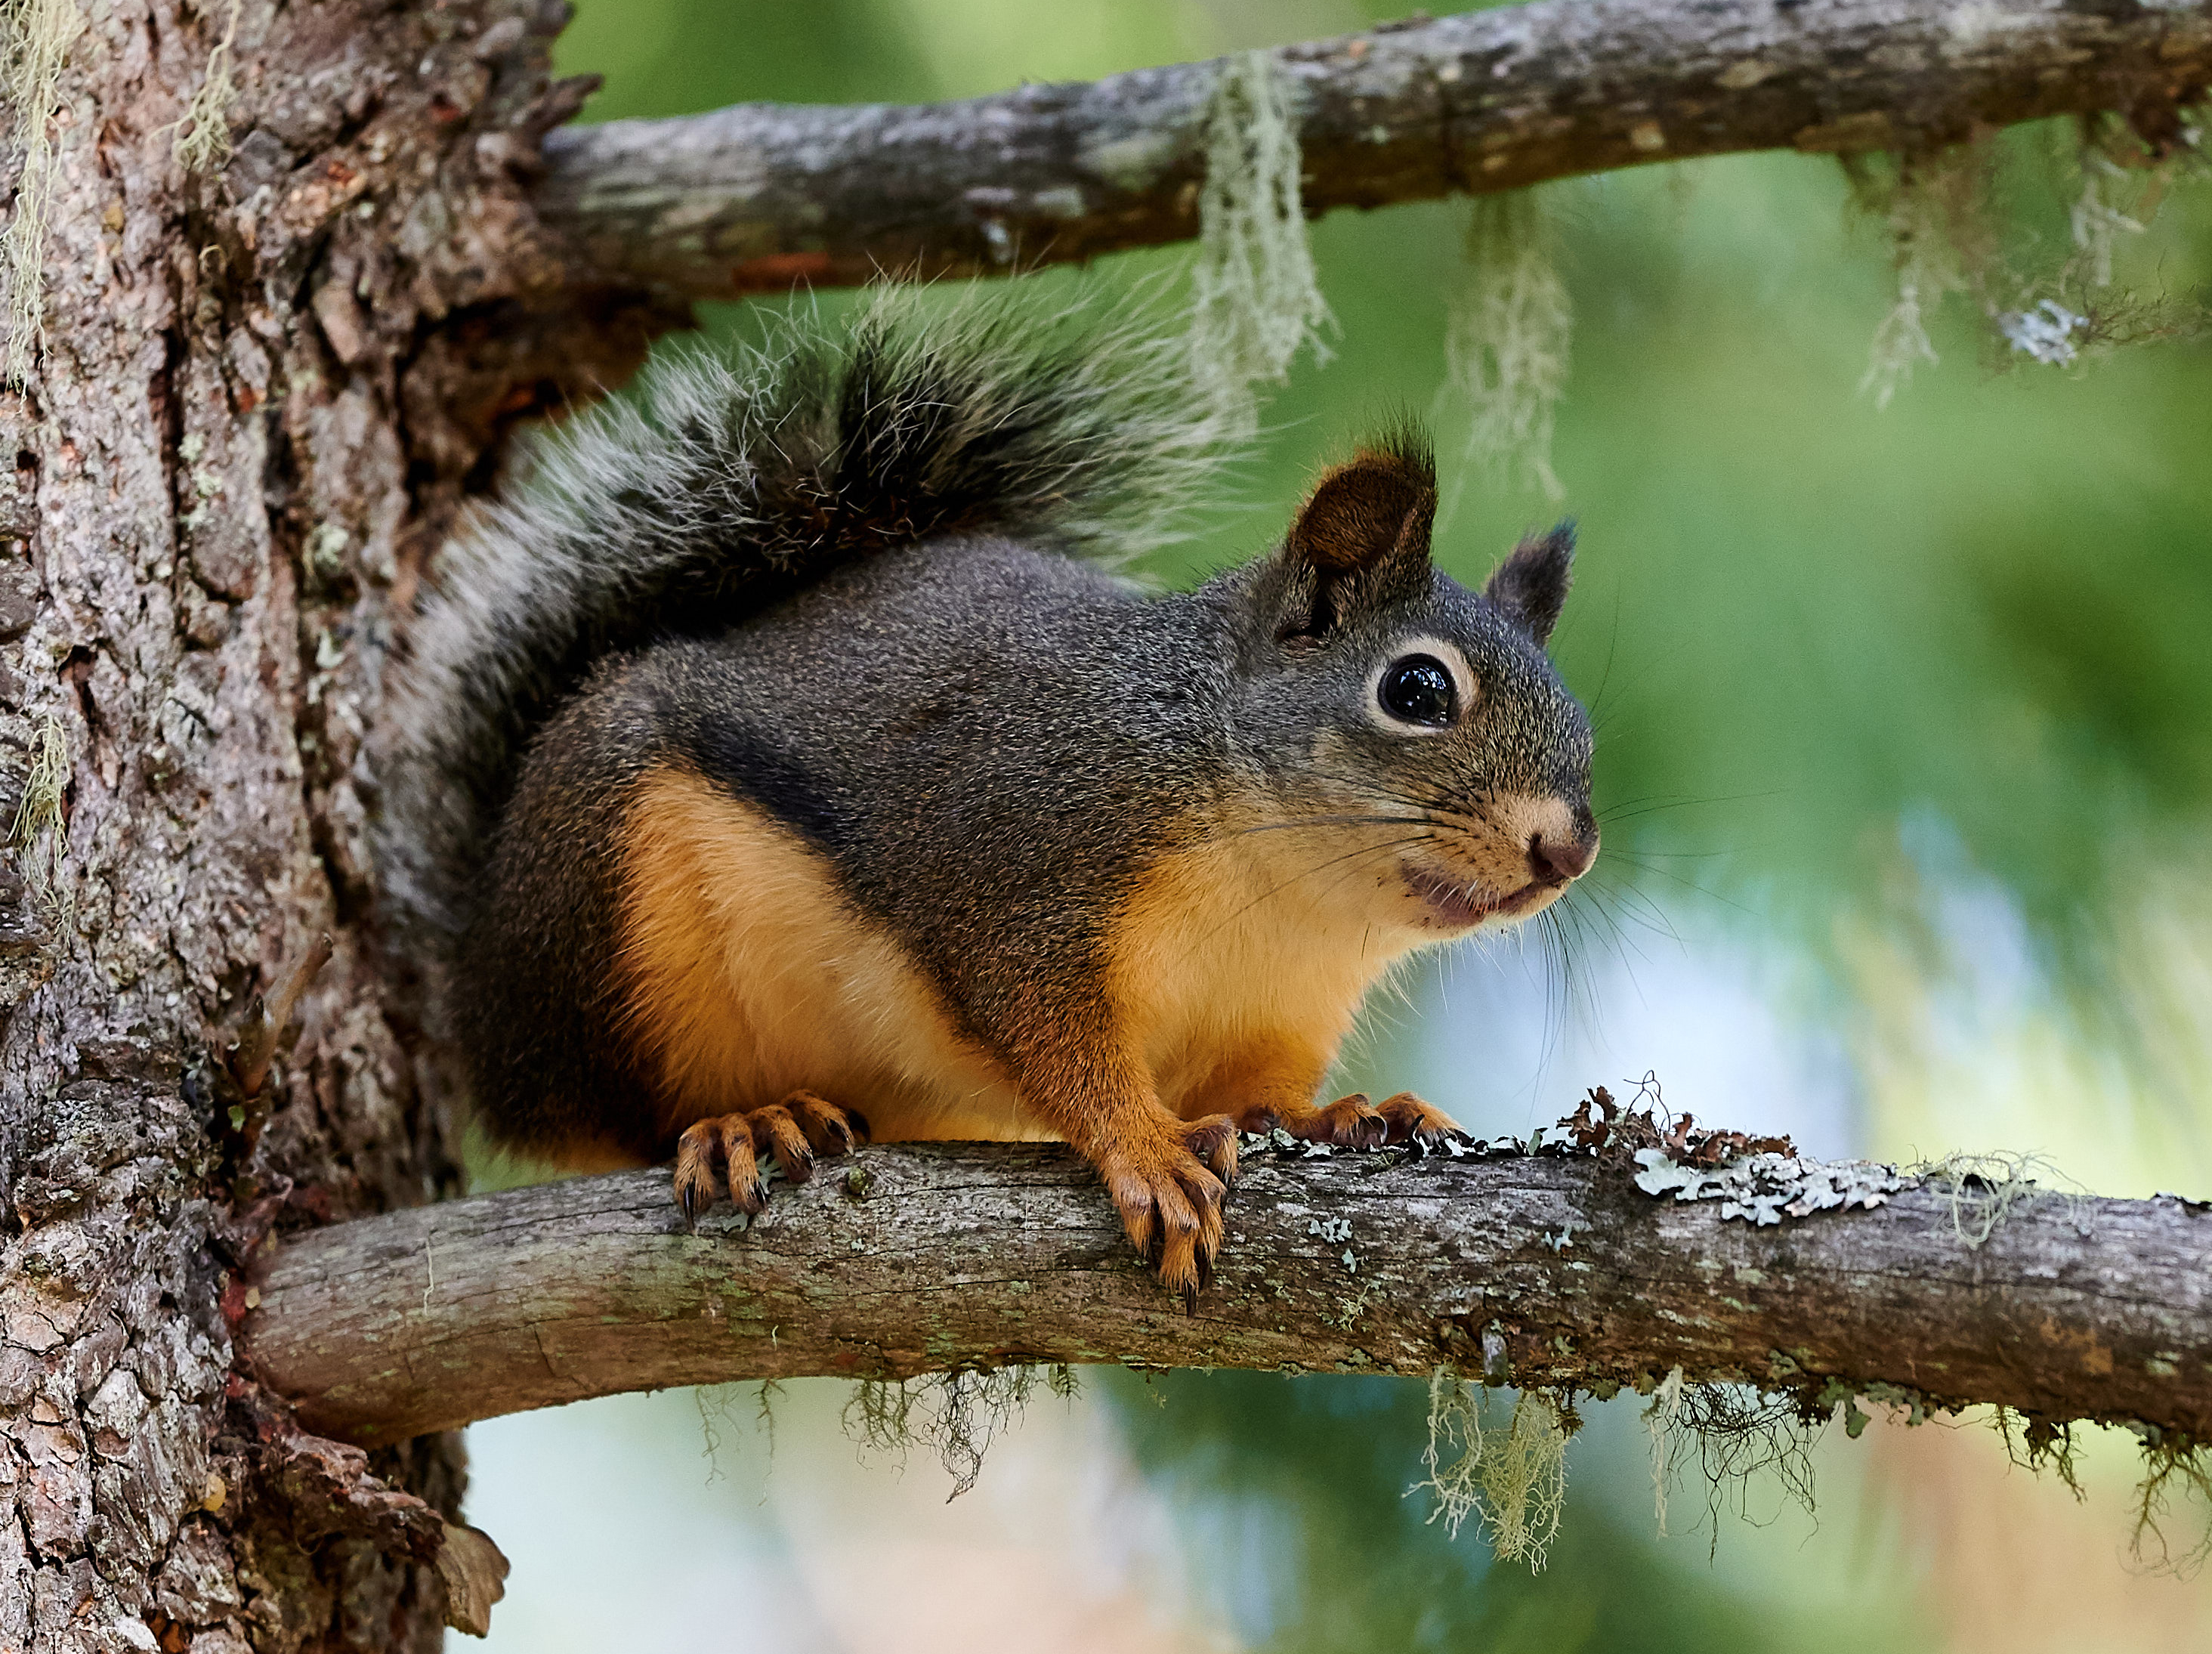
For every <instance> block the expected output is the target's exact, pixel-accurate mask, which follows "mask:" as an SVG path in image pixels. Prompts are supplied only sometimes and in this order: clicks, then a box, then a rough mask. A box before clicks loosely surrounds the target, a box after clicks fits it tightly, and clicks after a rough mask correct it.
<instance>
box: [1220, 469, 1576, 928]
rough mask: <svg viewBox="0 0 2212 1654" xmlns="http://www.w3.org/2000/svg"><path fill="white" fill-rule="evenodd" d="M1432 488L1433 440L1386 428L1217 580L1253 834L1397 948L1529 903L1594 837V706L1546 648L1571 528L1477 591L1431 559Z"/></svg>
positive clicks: (1522, 550) (1522, 553)
mask: <svg viewBox="0 0 2212 1654" xmlns="http://www.w3.org/2000/svg"><path fill="white" fill-rule="evenodd" d="M1436 500H1437V494H1436V471H1435V466H1434V463H1433V461H1432V460H1431V458H1430V455H1429V452H1428V448H1427V445H1426V444H1425V441H1423V440H1422V439H1421V437H1420V436H1419V435H1418V433H1415V432H1413V431H1410V430H1407V431H1401V432H1398V433H1395V434H1393V435H1390V436H1389V437H1387V438H1386V439H1384V440H1383V441H1379V442H1377V443H1376V444H1374V445H1373V446H1371V447H1365V448H1363V449H1361V450H1360V452H1359V453H1358V454H1356V455H1355V456H1354V457H1353V458H1352V459H1351V460H1350V461H1348V462H1347V463H1346V464H1344V465H1338V466H1336V467H1335V468H1334V469H1333V470H1331V471H1328V473H1327V474H1326V475H1324V476H1323V477H1322V478H1321V480H1320V482H1319V483H1316V485H1315V488H1314V490H1313V492H1312V494H1311V495H1310V496H1309V497H1308V499H1307V501H1306V502H1305V505H1304V508H1302V509H1301V510H1300V512H1299V513H1298V515H1297V520H1296V521H1295V522H1293V523H1292V524H1291V529H1290V532H1289V534H1288V535H1287V536H1286V537H1285V540H1284V543H1283V545H1282V547H1281V549H1280V550H1279V551H1277V552H1276V553H1275V554H1274V555H1273V556H1272V557H1268V558H1266V559H1264V560H1262V561H1261V562H1258V563H1255V564H1254V565H1251V566H1250V567H1249V568H1248V569H1244V570H1241V571H1239V574H1238V575H1237V576H1234V577H1232V579H1231V581H1229V582H1225V585H1226V587H1227V588H1228V590H1229V592H1230V593H1233V599H1232V600H1233V601H1234V602H1235V603H1236V605H1237V608H1238V610H1239V611H1240V613H1241V631H1242V634H1243V639H1242V642H1243V647H1242V648H1241V650H1240V655H1241V662H1242V665H1243V671H1242V672H1240V673H1239V674H1238V685H1237V691H1236V697H1235V703H1234V710H1233V712H1232V714H1231V725H1232V728H1231V739H1232V741H1234V742H1235V743H1237V745H1238V746H1239V748H1240V749H1241V751H1240V757H1242V758H1243V760H1244V761H1245V763H1247V764H1248V765H1249V766H1252V767H1253V768H1255V769H1257V771H1258V772H1259V775H1260V776H1261V789H1260V791H1261V797H1260V798H1259V800H1257V801H1256V802H1257V805H1258V808H1259V810H1260V812H1261V819H1259V820H1257V821H1255V823H1253V824H1252V828H1253V829H1256V830H1258V831H1257V836H1258V837H1259V838H1260V839H1261V841H1264V842H1268V843H1269V845H1270V848H1269V849H1268V850H1267V852H1266V854H1267V856H1268V858H1269V860H1272V861H1274V862H1276V863H1278V864H1279V865H1284V866H1285V867H1287V868H1288V869H1289V872H1288V873H1286V876H1295V877H1296V878H1297V879H1298V880H1299V881H1300V882H1301V883H1302V884H1304V885H1307V886H1308V887H1309V889H1308V892H1307V893H1308V894H1309V895H1310V896H1311V897H1314V898H1315V899H1317V900H1319V899H1324V892H1326V893H1327V894H1326V898H1325V899H1327V900H1328V902H1329V903H1330V904H1331V905H1333V906H1346V907H1348V908H1350V909H1352V912H1353V914H1354V915H1355V916H1357V917H1358V919H1359V921H1360V922H1362V923H1363V924H1365V925H1368V926H1371V927H1376V928H1378V929H1380V930H1382V931H1383V932H1384V933H1395V934H1396V935H1397V937H1398V939H1400V940H1401V942H1405V943H1413V942H1418V941H1420V940H1423V939H1429V938H1436V937H1442V936H1447V935H1455V934H1462V933H1467V932H1468V931H1471V930H1473V929H1474V928H1476V927H1484V928H1494V927H1500V926H1503V925H1507V924H1511V923H1516V922H1518V921H1521V920H1523V919H1527V918H1528V917H1529V916H1530V915H1534V914H1535V913H1537V912H1539V911H1540V910H1541V909H1543V908H1544V907H1546V906H1547V905H1548V904H1549V903H1551V902H1553V900H1554V899H1556V898H1557V897H1559V894H1560V893H1561V892H1562V891H1564V890H1565V889H1566V887H1567V885H1569V884H1571V882H1572V881H1573V880H1574V879H1577V878H1579V877H1580V876H1581V875H1582V874H1583V873H1585V872H1587V871H1588V870H1589V866H1590V864H1591V862H1592V860H1595V857H1596V854H1597V847H1598V832H1597V824H1596V822H1595V819H1594V818H1592V816H1591V814H1590V807H1589V777H1590V749H1591V739H1590V727H1589V717H1588V716H1587V715H1585V713H1584V712H1583V708H1582V706H1581V703H1580V702H1577V700H1576V699H1575V698H1574V696H1571V695H1570V694H1569V693H1568V692H1567V690H1566V687H1565V684H1562V683H1561V682H1560V681H1559V673H1558V672H1556V671H1555V670H1554V669H1553V666H1552V663H1551V660H1550V659H1549V658H1548V657H1547V655H1546V654H1545V645H1546V643H1547V641H1548V640H1549V638H1550V636H1551V634H1552V628H1553V624H1554V623H1556V622H1557V621H1558V619H1559V610H1560V607H1561V605H1563V604H1564V603H1565V600H1566V595H1567V585H1568V580H1569V575H1570V570H1571V564H1572V562H1573V559H1574V531H1573V529H1572V527H1571V525H1568V524H1564V523H1563V524H1561V525H1560V526H1559V527H1557V528H1554V529H1553V530H1552V532H1549V533H1548V534H1542V535H1535V536H1531V537H1530V538H1528V539H1525V540H1523V541H1522V544H1520V545H1519V546H1518V547H1517V548H1516V550H1514V552H1513V554H1512V555H1511V556H1509V557H1508V558H1506V560H1505V561H1504V562H1503V563H1502V564H1500V565H1499V567H1498V570H1497V572H1496V573H1494V574H1493V575H1492V576H1491V577H1490V581H1489V582H1488V584H1486V586H1485V587H1483V588H1482V590H1481V591H1480V592H1474V591H1470V590H1468V588H1467V587H1463V586H1462V585H1460V584H1459V583H1458V582H1457V581H1455V580H1453V579H1452V578H1451V577H1450V576H1449V575H1445V574H1443V573H1441V572H1440V571H1438V570H1437V569H1436V568H1435V567H1434V566H1433V565H1432V563H1431V561H1430V549H1429V535H1430V529H1431V523H1432V521H1433V520H1434V517H1435V514H1436ZM1308 863H1310V864H1311V866H1310V870H1309V869H1307V868H1306V867H1305V864H1308Z"/></svg>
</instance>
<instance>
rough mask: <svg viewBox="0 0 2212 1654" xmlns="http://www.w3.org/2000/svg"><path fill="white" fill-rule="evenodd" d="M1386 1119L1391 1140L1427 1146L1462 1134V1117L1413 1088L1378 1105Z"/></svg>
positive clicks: (1378, 1112) (1380, 1112) (1379, 1112)
mask: <svg viewBox="0 0 2212 1654" xmlns="http://www.w3.org/2000/svg"><path fill="white" fill-rule="evenodd" d="M1375 1112H1376V1113H1377V1114H1379V1115H1381V1116H1383V1124H1385V1125H1386V1126H1388V1127H1389V1128H1390V1141H1392V1142H1394V1143H1404V1142H1408V1141H1410V1142H1415V1143H1419V1144H1420V1145H1422V1146H1424V1147H1425V1146H1428V1145H1429V1144H1431V1143H1437V1142H1441V1141H1443V1140H1444V1139H1445V1138H1447V1137H1462V1136H1465V1135H1466V1134H1465V1133H1464V1132H1463V1131H1462V1130H1461V1128H1460V1123H1459V1122H1458V1121H1456V1120H1455V1119H1453V1118H1452V1117H1451V1116H1449V1115H1448V1114H1446V1113H1445V1112H1444V1111H1443V1110H1442V1109H1439V1108H1437V1106H1436V1105H1435V1104H1431V1103H1424V1102H1423V1101H1421V1099H1420V1098H1418V1097H1416V1096H1414V1095H1413V1092H1399V1093H1398V1094H1397V1096H1395V1097H1391V1098H1384V1099H1383V1103H1382V1104H1381V1105H1380V1106H1379V1107H1378V1108H1376V1110H1375Z"/></svg>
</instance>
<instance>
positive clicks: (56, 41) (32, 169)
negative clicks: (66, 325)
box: [0, 0, 84, 385]
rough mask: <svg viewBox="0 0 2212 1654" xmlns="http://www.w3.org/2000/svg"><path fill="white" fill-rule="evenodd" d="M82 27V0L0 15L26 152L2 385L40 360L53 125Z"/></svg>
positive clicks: (12, 246) (14, 6)
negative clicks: (64, 76) (64, 69)
mask: <svg viewBox="0 0 2212 1654" xmlns="http://www.w3.org/2000/svg"><path fill="white" fill-rule="evenodd" d="M83 27H84V14H83V13H82V12H80V11H79V10H78V9H77V8H76V0H7V5H6V9H5V11H4V13H0V45H4V50H5V52H6V58H7V72H6V79H5V85H6V88H7V93H8V96H7V103H8V105H9V107H10V108H11V109H12V110H13V111H14V112H15V120H16V122H17V125H18V127H19V131H18V135H17V142H18V143H19V144H20V145H21V149H22V152H23V165H22V170H21V173H18V174H17V176H16V179H15V211H14V213H13V215H12V216H10V217H9V220H8V228H7V230H6V232H5V234H4V235H0V266H4V268H5V272H6V279H7V283H8V300H7V315H8V323H7V325H8V343H7V350H6V355H5V356H4V358H0V383H6V384H15V385H20V384H21V383H23V382H24V381H25V380H27V379H28V378H29V377H30V375H31V369H32V367H33V363H34V362H36V361H37V358H38V351H39V340H40V336H41V334H42V332H43V331H44V328H45V317H46V278H45V271H46V224H47V218H48V216H49V215H50V214H51V213H52V210H53V168H54V155H53V139H52V134H51V133H50V131H48V128H49V126H50V125H51V117H52V110H53V106H54V100H55V98H56V96H57V95H58V89H59V87H60V84H61V74H62V64H64V62H65V61H66V60H67V58H68V55H69V48H70V43H71V42H72V41H74V40H76V37H77V33H78V31H80V30H81V29H82V28H83Z"/></svg>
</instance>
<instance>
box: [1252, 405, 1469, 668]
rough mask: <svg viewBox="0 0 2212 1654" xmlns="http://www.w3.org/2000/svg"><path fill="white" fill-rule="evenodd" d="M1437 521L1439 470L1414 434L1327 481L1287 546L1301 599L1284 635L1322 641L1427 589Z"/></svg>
mask: <svg viewBox="0 0 2212 1654" xmlns="http://www.w3.org/2000/svg"><path fill="white" fill-rule="evenodd" d="M1436 514H1437V473H1436V463H1435V461H1434V460H1433V459H1431V457H1430V453H1429V447H1428V444H1427V442H1426V441H1425V440H1424V439H1423V438H1422V436H1421V435H1420V434H1419V432H1418V431H1416V430H1414V429H1411V428H1410V427H1409V428H1407V429H1401V430H1397V431H1394V432H1392V433H1390V434H1389V435H1387V436H1385V437H1383V439H1382V440H1381V441H1379V442H1377V443H1376V445H1375V446H1373V447H1363V448H1362V449H1360V450H1359V452H1358V453H1356V454H1354V455H1353V456H1352V458H1351V459H1349V460H1347V461H1346V462H1345V463H1344V464H1343V465H1338V466H1335V467H1334V468H1333V469H1331V470H1330V471H1328V472H1327V473H1325V474H1324V475H1323V476H1322V479H1321V481H1319V482H1318V483H1315V484H1314V490H1313V492H1312V493H1311V494H1310V495H1308V496H1306V502H1305V504H1304V507H1303V508H1301V509H1300V510H1299V512H1298V514H1297V520H1296V521H1294V522H1292V523H1291V532H1290V534H1289V536H1288V537H1287V538H1285V541H1284V544H1283V556H1284V560H1285V562H1287V563H1288V564H1289V565H1290V568H1291V574H1292V576H1293V583H1294V587H1295V588H1296V589H1297V591H1298V593H1300V595H1301V598H1302V599H1303V601H1302V603H1301V604H1300V605H1299V607H1300V609H1301V611H1302V612H1300V613H1299V614H1297V615H1296V616H1295V617H1293V618H1292V620H1291V623H1290V624H1288V625H1287V626H1286V627H1285V635H1293V634H1304V635H1317V634H1319V633H1322V632H1324V631H1326V630H1328V628H1329V627H1330V626H1331V625H1332V624H1334V622H1335V621H1336V620H1337V619H1338V618H1339V617H1341V616H1342V615H1344V614H1346V613H1347V612H1349V611H1351V610H1352V609H1354V608H1356V607H1358V606H1359V605H1362V604H1364V603H1374V602H1379V601H1383V600H1384V599H1389V598H1392V597H1398V596H1401V595H1404V594H1405V593H1407V592H1409V591H1411V590H1413V589H1415V588H1416V587H1419V585H1421V584H1424V583H1425V582H1426V581H1427V579H1428V574H1429V532H1430V530H1431V527H1432V526H1434V524H1435V520H1436Z"/></svg>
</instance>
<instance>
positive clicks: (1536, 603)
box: [1482, 519, 1575, 648]
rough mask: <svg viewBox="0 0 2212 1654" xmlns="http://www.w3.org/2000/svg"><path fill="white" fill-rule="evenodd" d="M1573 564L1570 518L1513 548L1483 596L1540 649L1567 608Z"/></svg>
mask: <svg viewBox="0 0 2212 1654" xmlns="http://www.w3.org/2000/svg"><path fill="white" fill-rule="evenodd" d="M1574 565H1575V525H1574V522H1573V520H1572V519H1569V520H1567V521H1565V522H1563V523H1561V524H1559V526H1557V527H1556V528H1554V529H1553V530H1552V532H1550V533H1548V534H1531V535H1529V536H1528V537H1527V538H1525V539H1523V540H1522V542H1521V544H1518V545H1516V546H1515V547H1514V548H1513V555H1512V556H1510V557H1508V558H1506V559H1505V561H1504V562H1501V563H1499V564H1498V572H1497V573H1496V574H1494V575H1491V577H1490V583H1489V584H1488V585H1486V586H1485V587H1483V588H1482V594H1483V596H1485V597H1486V598H1488V599H1490V600H1491V601H1492V603H1494V604H1496V605H1498V607H1499V608H1501V609H1503V610H1504V611H1505V612H1506V614H1507V616H1508V617H1510V618H1511V619H1512V621H1513V623H1515V624H1516V625H1517V626H1519V627H1520V628H1521V629H1522V630H1523V631H1525V632H1527V633H1528V635H1529V636H1531V637H1533V638H1534V639H1535V640H1536V645H1537V647H1538V648H1542V647H1543V646H1544V645H1545V644H1546V643H1548V642H1550V641H1551V637H1552V628H1553V627H1554V626H1556V625H1558V624H1559V611H1560V610H1561V609H1562V608H1564V607H1565V606H1566V601H1567V587H1568V585H1569V584H1570V583H1571V580H1572V578H1573V570H1574Z"/></svg>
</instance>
